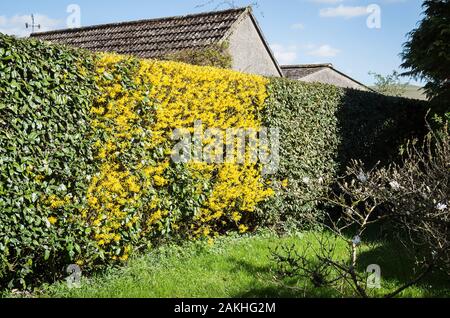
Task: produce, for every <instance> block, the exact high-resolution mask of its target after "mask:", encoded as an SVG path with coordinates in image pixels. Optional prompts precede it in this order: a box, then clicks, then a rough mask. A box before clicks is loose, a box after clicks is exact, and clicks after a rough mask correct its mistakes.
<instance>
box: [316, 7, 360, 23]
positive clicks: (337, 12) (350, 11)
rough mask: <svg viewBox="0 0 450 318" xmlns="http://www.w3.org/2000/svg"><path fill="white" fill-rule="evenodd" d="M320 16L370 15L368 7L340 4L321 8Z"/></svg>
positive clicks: (347, 17) (346, 16) (349, 16)
mask: <svg viewBox="0 0 450 318" xmlns="http://www.w3.org/2000/svg"><path fill="white" fill-rule="evenodd" d="M319 14H320V16H321V17H323V18H334V17H342V18H345V19H350V18H354V17H360V16H365V15H368V12H367V7H352V6H344V5H342V4H341V5H339V6H338V7H335V8H325V9H321V10H320V13H319Z"/></svg>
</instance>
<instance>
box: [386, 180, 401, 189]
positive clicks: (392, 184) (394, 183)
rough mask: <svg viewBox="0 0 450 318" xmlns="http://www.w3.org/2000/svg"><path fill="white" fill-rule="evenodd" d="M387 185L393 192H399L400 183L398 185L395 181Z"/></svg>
mask: <svg viewBox="0 0 450 318" xmlns="http://www.w3.org/2000/svg"><path fill="white" fill-rule="evenodd" d="M389 185H390V186H391V188H392V189H394V190H395V191H398V190H400V183H398V182H397V181H391V182H390V183H389Z"/></svg>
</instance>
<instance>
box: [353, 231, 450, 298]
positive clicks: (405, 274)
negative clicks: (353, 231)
mask: <svg viewBox="0 0 450 318" xmlns="http://www.w3.org/2000/svg"><path fill="white" fill-rule="evenodd" d="M371 264H377V265H379V266H380V268H381V277H382V280H383V281H386V283H395V285H396V286H401V285H404V284H407V283H408V282H410V281H411V280H413V279H414V278H415V277H417V274H418V273H420V268H419V267H418V266H417V265H416V262H415V259H414V257H412V255H411V254H410V253H408V252H407V251H406V249H405V247H404V246H403V245H402V244H401V243H400V242H396V241H395V240H391V241H387V242H384V243H383V244H381V245H378V246H375V247H373V248H370V249H369V250H367V251H365V252H363V253H361V255H360V256H359V262H358V270H359V271H360V272H364V271H365V270H366V268H367V266H369V265H371ZM416 286H417V287H419V288H420V289H421V290H422V291H423V294H424V296H425V297H449V296H450V294H449V293H450V278H449V277H448V275H446V274H445V273H443V272H442V271H439V270H435V271H433V272H432V273H430V274H428V275H427V276H425V277H424V279H423V280H422V281H420V282H419V283H418V284H417V285H416Z"/></svg>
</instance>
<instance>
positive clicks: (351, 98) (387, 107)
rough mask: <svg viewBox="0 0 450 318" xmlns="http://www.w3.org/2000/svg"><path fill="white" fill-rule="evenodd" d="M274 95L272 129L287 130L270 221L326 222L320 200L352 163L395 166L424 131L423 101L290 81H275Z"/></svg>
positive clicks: (265, 213) (266, 214)
mask: <svg viewBox="0 0 450 318" xmlns="http://www.w3.org/2000/svg"><path fill="white" fill-rule="evenodd" d="M268 90H269V98H268V99H267V102H266V107H265V110H264V114H263V117H264V118H265V125H266V126H267V127H279V128H280V130H281V132H280V133H281V154H280V158H281V165H280V169H279V172H278V173H277V175H275V176H274V180H277V181H278V184H277V182H275V187H276V190H277V195H276V196H275V197H273V198H272V199H270V200H269V201H268V202H267V203H266V204H265V205H264V206H263V207H262V208H261V211H260V217H261V219H262V220H263V221H264V222H267V223H269V224H274V223H278V224H279V223H283V222H284V221H286V220H292V221H295V222H296V223H303V222H304V221H305V220H307V219H309V220H314V219H316V218H317V217H320V214H318V213H320V211H321V210H320V209H317V201H315V199H317V198H320V197H321V196H323V195H324V194H325V193H326V191H327V189H328V188H329V187H330V185H331V183H332V182H333V179H334V178H335V177H336V176H337V175H339V174H340V172H342V171H343V170H342V169H345V167H346V165H347V164H348V163H349V161H350V160H351V159H358V160H362V161H363V162H364V163H365V164H366V165H367V166H368V167H371V166H373V165H375V164H376V163H377V162H379V161H380V162H381V163H382V164H383V163H388V162H390V161H391V160H394V159H395V158H397V157H398V154H399V148H400V147H401V145H403V144H404V142H405V141H406V139H407V138H410V137H411V136H414V135H417V136H420V135H421V134H423V133H424V132H425V120H424V119H425V116H426V112H427V109H428V107H427V106H428V104H427V103H424V102H421V101H416V100H410V99H405V98H395V97H387V96H383V95H380V94H376V93H372V92H363V91H357V90H351V89H343V88H338V87H335V86H332V85H325V84H318V83H316V84H311V83H302V82H298V81H293V80H288V79H272V81H271V83H270V85H269V89H268ZM280 180H287V181H288V182H287V184H285V186H282V185H281V184H280V182H279V181H280ZM322 210H323V209H322Z"/></svg>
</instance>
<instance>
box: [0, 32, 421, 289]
mask: <svg viewBox="0 0 450 318" xmlns="http://www.w3.org/2000/svg"><path fill="white" fill-rule="evenodd" d="M0 84H1V85H0V129H1V130H0V195H1V196H0V212H1V213H0V284H2V287H4V286H6V285H8V286H9V287H14V286H21V287H25V286H27V285H29V284H36V283H39V282H42V281H48V280H52V279H59V278H61V277H63V276H65V267H66V266H67V265H69V264H78V265H79V266H81V267H82V269H83V271H85V272H86V271H92V270H94V269H97V268H99V267H100V266H103V265H105V264H114V263H120V262H125V261H126V260H127V259H128V258H129V256H130V255H131V254H132V253H134V252H136V251H138V250H140V249H144V248H149V247H151V246H152V245H153V244H156V243H157V242H158V241H159V240H162V239H165V238H177V239H199V238H200V239H208V240H211V239H212V238H214V237H215V236H217V235H220V234H223V233H225V232H227V231H238V232H241V233H243V232H246V231H248V230H252V229H253V227H255V226H257V225H258V224H274V223H277V222H280V221H284V220H286V219H287V218H288V217H290V218H292V219H294V220H297V221H299V222H301V221H302V220H304V218H306V217H309V218H316V217H317V213H316V211H317V210H318V209H317V203H316V199H317V196H320V195H322V194H323V193H324V192H325V191H326V189H327V186H328V185H329V183H330V182H331V180H332V178H333V177H334V176H335V175H336V174H337V173H338V172H339V169H340V167H342V165H343V164H345V161H346V160H348V159H349V158H350V157H354V156H356V157H358V158H361V159H364V160H366V161H367V162H368V163H370V162H371V161H374V160H375V159H377V158H383V157H384V158H387V155H386V149H384V147H382V145H383V144H387V145H389V147H392V149H396V147H397V145H400V144H401V142H402V140H403V138H404V137H406V136H408V134H409V132H410V131H411V129H412V127H418V124H417V123H421V122H423V116H424V111H425V106H424V105H423V104H419V103H417V102H415V101H410V100H405V99H390V98H385V97H382V96H379V95H375V94H371V93H363V92H356V91H347V90H344V89H340V88H336V87H333V86H329V85H322V84H305V83H300V82H295V81H289V80H285V79H267V78H263V77H260V76H256V75H246V74H241V73H238V72H234V71H230V70H223V69H217V68H213V67H200V66H192V65H187V64H183V63H176V62H161V61H154V60H140V59H137V58H132V57H124V56H119V55H114V54H93V53H88V52H85V51H81V50H75V49H70V48H67V47H63V46H54V45H50V44H45V43H43V42H39V41H35V40H17V39H14V38H11V37H7V36H0ZM198 121H201V122H202V125H203V129H204V130H206V129H207V128H219V129H222V130H225V129H227V128H246V129H247V128H251V129H253V130H254V131H258V130H260V128H262V127H278V128H280V129H281V146H282V147H281V156H280V157H281V163H280V169H279V171H278V173H277V174H275V175H273V176H269V177H268V176H263V169H262V163H261V162H247V163H246V164H238V163H237V162H225V163H205V162H195V161H194V162H185V163H183V162H179V163H176V162H174V161H173V160H171V155H172V154H173V152H172V150H173V149H174V146H175V145H177V143H178V142H179V141H177V140H174V139H173V138H172V137H173V136H172V133H173V131H174V129H179V128H185V133H186V134H187V133H189V134H188V136H189V137H190V139H189V140H188V141H190V142H194V143H197V142H198V140H197V139H196V138H197V137H198V136H197V137H195V136H194V137H192V136H191V134H192V133H193V131H194V128H193V127H194V126H195V124H196V123H197V122H198ZM211 143H212V141H211V140H210V139H208V138H206V139H204V140H203V143H202V144H200V146H203V147H206V148H205V155H212V154H213V153H214V152H215V151H217V149H215V150H213V148H208V146H211ZM232 143H236V144H237V143H238V142H237V141H232ZM227 146H228V145H227ZM206 149H210V150H209V152H207V151H206ZM389 149H390V148H389ZM190 151H192V149H191V150H190ZM247 155H249V154H248V153H246V156H247Z"/></svg>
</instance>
